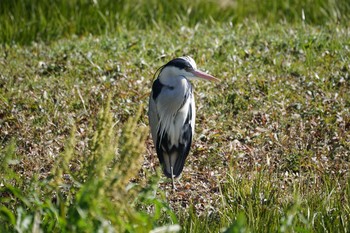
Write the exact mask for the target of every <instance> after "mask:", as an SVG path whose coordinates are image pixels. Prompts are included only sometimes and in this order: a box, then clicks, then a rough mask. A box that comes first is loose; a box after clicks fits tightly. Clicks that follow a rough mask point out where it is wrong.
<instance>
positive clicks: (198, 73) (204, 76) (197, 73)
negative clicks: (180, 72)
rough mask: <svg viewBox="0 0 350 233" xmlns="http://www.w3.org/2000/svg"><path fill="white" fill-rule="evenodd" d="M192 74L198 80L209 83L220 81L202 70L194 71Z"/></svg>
mask: <svg viewBox="0 0 350 233" xmlns="http://www.w3.org/2000/svg"><path fill="white" fill-rule="evenodd" d="M191 73H192V74H193V75H194V76H195V77H197V78H202V79H206V80H208V81H219V79H217V78H215V77H214V76H211V75H210V74H207V73H205V72H203V71H200V70H193V71H191Z"/></svg>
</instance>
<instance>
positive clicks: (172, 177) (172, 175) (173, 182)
mask: <svg viewBox="0 0 350 233" xmlns="http://www.w3.org/2000/svg"><path fill="white" fill-rule="evenodd" d="M170 170H171V181H172V187H173V190H175V189H176V187H175V181H174V173H173V166H171V167H170Z"/></svg>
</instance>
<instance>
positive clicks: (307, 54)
mask: <svg viewBox="0 0 350 233" xmlns="http://www.w3.org/2000/svg"><path fill="white" fill-rule="evenodd" d="M24 2H25V1H22V2H21V1H18V3H12V2H11V3H10V2H6V4H4V5H1V9H2V10H4V9H10V8H9V7H10V4H18V5H16V6H11V7H13V8H11V11H2V13H1V17H4V18H2V19H4V20H3V21H0V22H3V25H4V24H7V26H6V27H3V28H5V29H4V30H1V33H2V34H1V36H0V38H2V42H3V44H2V50H1V53H0V67H1V68H0V69H1V74H0V103H1V104H0V142H1V144H0V160H1V163H0V164H1V165H0V166H1V171H0V174H1V176H0V177H1V178H0V200H1V203H2V206H1V207H0V222H1V225H0V230H1V231H2V232H30V231H31V232H40V231H44V232H46V231H50V232H97V231H103V232H142V231H144V232H149V231H151V230H154V232H157V231H158V232H166V229H171V228H172V229H174V231H178V228H179V227H181V229H182V230H181V231H182V232H220V231H226V232H348V231H349V230H350V226H349V223H348V222H349V221H350V220H349V216H350V213H349V212H350V204H349V199H350V180H349V166H350V161H349V151H350V138H349V134H348V131H349V130H350V128H349V127H350V113H349V107H350V96H349V94H348V93H349V89H350V88H349V70H350V66H349V64H350V61H349V57H350V49H349V48H350V43H349V41H350V40H349V28H348V25H346V20H343V19H345V18H346V17H348V16H347V14H346V13H347V12H348V11H347V10H348V9H349V8H346V7H341V6H343V5H344V6H347V7H348V3H347V2H345V1H344V2H342V1H339V2H337V4H336V3H334V2H332V1H316V2H315V3H314V7H309V6H310V5H308V4H310V3H309V2H305V3H304V2H303V3H302V4H301V3H300V4H299V5H295V4H292V3H294V2H291V1H290V2H289V1H287V2H283V3H279V2H276V3H273V2H267V3H264V4H262V5H260V4H256V3H255V2H254V1H251V2H250V3H251V5H250V6H251V7H246V6H245V5H243V4H242V3H240V4H237V5H234V4H233V5H230V4H228V5H225V7H224V11H223V12H222V13H221V14H222V17H221V18H220V17H219V9H222V7H223V6H222V5H220V4H216V3H215V2H210V4H209V5H206V4H205V3H204V2H202V1H194V2H193V3H191V4H190V3H186V1H185V2H183V3H180V4H178V5H172V4H171V3H163V2H157V1H151V2H150V3H149V4H150V5H149V8H148V7H146V2H143V1H140V2H139V3H138V4H136V5H135V7H134V8H133V7H132V5H131V3H129V2H128V3H124V4H123V5H116V6H118V7H123V8H122V9H119V8H118V10H117V9H116V11H117V12H119V17H120V18H119V19H120V20H119V21H117V23H116V22H115V21H113V20H112V18H108V17H107V18H106V17H105V16H106V9H111V6H110V5H109V4H111V3H110V2H109V1H101V2H98V4H97V5H94V4H89V2H85V1H76V2H72V3H71V4H70V5H67V8H64V7H63V5H65V4H64V3H58V2H53V3H52V6H56V7H52V11H53V12H55V11H56V12H59V14H58V13H53V14H52V17H48V16H46V15H45V14H46V13H45V12H46V10H44V9H46V8H47V7H49V6H48V5H46V3H41V2H40V1H38V3H37V6H38V7H35V8H34V7H33V9H32V10H31V12H32V14H29V13H28V12H29V11H24V10H23V9H21V8H22V7H24V6H25V5H24ZM221 3H222V2H221ZM237 3H239V2H237ZM60 4H62V5H60ZM168 4H169V5H168ZM182 4H184V5H182ZM186 4H187V5H186ZM270 4H272V6H271V5H270ZM288 4H290V5H288ZM303 4H305V5H303ZM291 5H293V7H291ZM77 6H79V11H78V12H77V11H74V9H75V10H76V9H78V8H77ZM97 6H98V7H99V8H97ZM326 6H327V7H326ZM7 7H8V8H7ZM28 7H32V6H28ZM154 7H157V9H160V11H163V12H164V14H159V15H156V13H155V12H156V11H151V10H149V9H154ZM321 7H323V8H322V9H327V10H326V11H325V10H323V11H322V10H320V11H318V10H315V9H320V8H321ZM184 8H185V9H198V10H196V11H195V10H192V11H190V12H187V14H189V15H190V16H191V18H189V19H188V18H187V17H185V16H181V17H180V16H178V15H180V14H179V13H178V12H179V10H180V9H184ZM40 9H41V10H40ZM96 9H99V10H96ZM147 9H148V10H147ZM170 9H177V10H174V11H171V10H170ZM270 9H272V10H271V12H272V13H271V14H269V11H270ZM301 9H304V13H305V17H306V19H305V21H303V20H301V19H300V16H299V13H298V12H301ZM4 12H11V13H12V14H13V15H17V16H18V15H22V14H23V18H22V20H21V22H18V24H13V21H11V18H12V20H14V19H16V20H17V19H18V18H19V17H8V16H9V14H10V13H8V14H5V13H4ZM38 12H41V13H38ZM86 12H89V16H90V17H84V15H85V14H86ZM111 12H112V9H111ZM131 12H133V13H136V14H134V15H133V14H132V13H131ZM286 12H290V14H287V13H286ZM327 12H328V13H327ZM330 12H337V14H336V15H337V17H333V16H334V14H333V13H330ZM203 13H205V14H203ZM26 14H28V15H26ZM177 14H178V15H177ZM68 15H69V16H68ZM111 15H114V16H115V14H110V17H112V16H111ZM132 15H133V16H132ZM176 15H177V17H175V16H176ZM202 15H209V16H210V17H209V18H203V16H202ZM281 15H282V16H283V17H280V16H281ZM39 16H40V17H39ZM102 16H103V17H102ZM114 16H113V17H114ZM26 17H33V18H30V19H28V18H26ZM36 17H39V18H40V20H37V19H38V18H36ZM79 17H80V18H79ZM174 17H175V18H176V22H175V24H174V25H172V26H170V25H167V23H166V22H167V21H168V20H169V19H172V18H174ZM68 18H73V19H75V20H67V19H68ZM101 18H104V20H105V21H106V22H108V24H103V23H101V22H102V21H100V20H101ZM244 18H246V19H244ZM137 19H139V20H137ZM262 19H264V20H262ZM279 19H281V20H279ZM31 20H32V21H31ZM16 22H17V21H16ZM30 22H37V24H34V23H30ZM44 22H45V25H44V24H43V23H44ZM62 22H66V23H62ZM21 23H23V25H27V26H23V27H22V28H27V29H25V30H24V31H22V32H21V31H19V30H17V29H16V27H17V26H19V25H21ZM113 23H116V25H114V24H113ZM62 25H63V26H62ZM61 26H62V27H61ZM67 27H69V28H71V29H70V30H67ZM63 32H65V33H66V34H65V33H63ZM183 54H187V55H190V56H192V57H193V58H194V59H195V60H196V61H197V65H198V67H199V68H201V69H203V70H206V71H208V72H209V73H211V74H213V75H215V76H216V77H218V78H220V80H221V82H220V83H217V84H215V85H212V84H210V83H205V82H195V83H194V86H195V96H196V103H197V127H196V135H195V140H194V144H193V147H192V152H191V154H190V156H189V158H188V161H187V163H186V167H185V170H184V173H183V177H182V179H181V184H179V185H178V186H179V189H178V190H177V192H173V191H172V190H171V185H170V184H169V182H168V181H167V180H166V179H164V178H163V176H162V175H161V174H160V169H159V165H158V161H157V158H156V156H155V151H154V148H153V144H152V142H151V140H150V138H149V133H148V130H147V125H148V119H147V117H146V115H147V114H146V112H147V102H148V95H149V92H150V87H151V82H152V77H153V73H154V72H155V71H156V69H157V68H158V67H159V66H161V65H162V64H164V63H165V62H166V61H168V60H169V59H171V58H174V57H176V56H181V55H183ZM167 226H168V227H169V228H166V227H167ZM162 227H163V228H162ZM164 227H165V228H164Z"/></svg>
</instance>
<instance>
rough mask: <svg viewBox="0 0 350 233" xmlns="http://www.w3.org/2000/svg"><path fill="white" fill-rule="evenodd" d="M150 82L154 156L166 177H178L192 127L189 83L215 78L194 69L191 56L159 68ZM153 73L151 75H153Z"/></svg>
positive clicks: (191, 96)
mask: <svg viewBox="0 0 350 233" xmlns="http://www.w3.org/2000/svg"><path fill="white" fill-rule="evenodd" d="M157 73H158V77H157V79H156V80H155V81H154V82H153V85H152V92H151V95H150V98H149V110H148V117H149V123H150V127H151V134H152V138H153V142H154V145H155V148H156V152H157V156H158V159H159V162H160V164H161V165H162V168H163V173H164V175H165V176H166V177H168V178H171V179H172V182H173V183H172V184H173V188H174V178H177V177H179V176H180V174H181V172H182V170H183V167H184V165H185V160H186V157H187V155H188V153H189V151H190V147H191V143H192V136H193V134H194V126H195V115H196V111H195V101H194V95H193V90H192V85H191V83H190V80H192V79H206V80H209V81H217V80H218V79H217V78H215V77H213V76H211V75H209V74H207V73H204V72H202V71H200V70H198V69H197V65H196V62H195V61H194V60H193V59H192V58H191V57H188V56H186V57H178V58H175V59H173V60H171V61H169V62H168V63H166V64H165V65H163V66H161V67H160V68H159V69H158V70H157V72H156V74H157ZM156 74H155V75H156Z"/></svg>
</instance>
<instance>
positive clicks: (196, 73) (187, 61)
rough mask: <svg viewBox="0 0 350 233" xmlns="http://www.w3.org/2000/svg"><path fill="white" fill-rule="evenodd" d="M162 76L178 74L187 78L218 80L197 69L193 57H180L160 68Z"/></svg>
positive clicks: (175, 75) (171, 76)
mask: <svg viewBox="0 0 350 233" xmlns="http://www.w3.org/2000/svg"><path fill="white" fill-rule="evenodd" d="M159 76H160V77H162V76H163V77H164V78H168V77H169V78H173V77H178V76H184V77H186V78H187V79H205V80H209V81H218V79H217V78H215V77H213V76H211V75H210V74H207V73H205V72H203V71H200V70H198V69H197V64H196V62H195V61H194V60H193V59H192V58H191V57H188V56H186V57H178V58H175V59H173V60H171V61H169V62H168V63H167V64H165V65H164V66H163V67H161V70H160V74H159Z"/></svg>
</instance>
